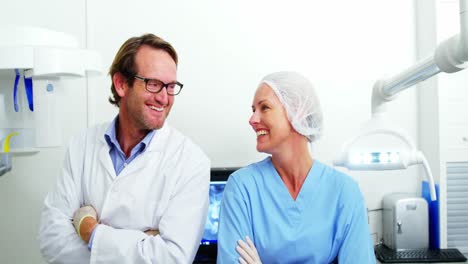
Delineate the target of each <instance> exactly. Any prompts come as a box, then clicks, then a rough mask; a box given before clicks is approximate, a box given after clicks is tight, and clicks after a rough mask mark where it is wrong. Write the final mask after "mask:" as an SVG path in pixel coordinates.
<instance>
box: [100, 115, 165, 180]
mask: <svg viewBox="0 0 468 264" xmlns="http://www.w3.org/2000/svg"><path fill="white" fill-rule="evenodd" d="M118 118H119V116H117V117H115V118H114V120H113V121H112V123H111V124H110V125H109V127H108V128H107V130H106V133H105V134H104V137H105V139H106V142H107V144H108V145H109V148H110V150H109V155H110V157H111V160H112V164H113V165H114V169H115V174H116V175H119V174H120V172H122V170H123V169H124V168H125V167H126V166H127V165H128V164H130V162H132V161H133V160H134V159H135V158H136V157H137V156H138V155H140V154H141V153H143V152H144V151H145V149H146V146H148V145H149V143H150V142H151V139H153V136H154V134H155V133H156V130H152V131H151V132H149V133H148V134H146V136H145V137H144V138H143V139H142V140H141V141H140V142H139V143H138V144H137V145H136V146H135V147H133V149H132V151H131V152H130V157H128V159H127V158H126V157H125V153H124V152H123V151H122V148H121V147H120V144H119V141H118V140H117V130H116V125H117V120H118Z"/></svg>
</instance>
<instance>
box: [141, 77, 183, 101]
mask: <svg viewBox="0 0 468 264" xmlns="http://www.w3.org/2000/svg"><path fill="white" fill-rule="evenodd" d="M133 77H134V78H135V79H137V80H140V81H143V82H145V89H146V91H148V92H150V93H159V92H161V91H162V89H164V88H166V92H167V94H168V95H172V96H174V95H178V94H180V92H181V91H182V88H184V85H183V84H182V83H180V82H177V81H176V82H170V83H164V82H163V81H161V80H158V79H152V78H145V77H143V76H140V75H138V74H135V76H133ZM149 81H157V82H160V83H162V84H163V85H162V86H161V89H159V90H157V91H151V90H149V89H148V82H149ZM171 84H175V85H178V86H179V87H180V89H179V91H178V92H177V93H170V92H169V90H167V87H168V86H169V85H171Z"/></svg>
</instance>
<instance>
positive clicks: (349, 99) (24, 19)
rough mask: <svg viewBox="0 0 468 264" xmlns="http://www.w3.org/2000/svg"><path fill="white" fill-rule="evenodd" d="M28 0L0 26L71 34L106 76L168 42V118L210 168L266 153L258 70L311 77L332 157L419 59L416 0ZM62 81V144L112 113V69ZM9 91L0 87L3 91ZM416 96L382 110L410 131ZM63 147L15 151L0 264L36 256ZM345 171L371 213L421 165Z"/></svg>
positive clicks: (8, 11) (406, 187)
mask: <svg viewBox="0 0 468 264" xmlns="http://www.w3.org/2000/svg"><path fill="white" fill-rule="evenodd" d="M26 2H27V3H13V2H5V3H2V5H1V9H0V10H1V11H0V23H1V24H4V23H14V24H24V25H34V26H43V27H47V28H50V29H54V30H59V31H64V32H66V33H70V34H73V35H75V36H76V37H78V39H79V40H80V41H81V44H82V47H84V46H85V45H87V46H88V48H92V49H96V50H98V51H99V52H100V53H101V54H102V56H103V59H104V65H105V67H106V69H105V71H107V69H108V67H109V65H110V63H111V61H112V59H113V56H114V55H115V53H116V51H117V49H118V48H119V47H120V45H121V44H122V43H123V41H125V40H126V39H127V38H129V37H131V36H135V35H140V34H142V33H145V32H152V33H155V34H157V35H160V36H161V37H163V38H165V39H166V40H168V41H169V42H171V43H172V44H173V45H174V46H175V47H176V49H177V50H178V52H179V55H180V65H179V79H180V81H181V82H183V83H184V84H185V86H184V90H183V91H182V93H181V95H179V96H178V97H177V99H176V103H175V106H174V108H173V110H172V111H173V112H172V113H171V116H170V118H169V122H170V123H171V124H172V125H173V126H175V127H177V128H178V129H180V130H181V131H183V132H184V133H185V134H187V135H188V136H190V137H191V138H192V139H193V140H194V141H195V142H197V143H198V144H199V145H200V146H201V147H202V148H203V149H204V150H205V151H206V153H207V154H208V155H209V156H210V158H211V159H212V165H213V166H214V167H220V166H244V165H247V164H249V163H251V162H255V161H257V160H259V159H260V158H262V157H263V156H264V155H262V154H258V153H256V151H255V135H254V133H252V131H251V129H250V127H249V126H248V119H249V116H250V112H251V110H250V105H251V100H252V96H253V93H254V91H255V88H256V86H257V83H258V81H259V80H260V78H261V77H262V76H263V75H265V74H267V73H270V72H272V71H278V70H297V71H300V72H302V73H303V74H304V75H306V76H307V77H309V78H310V79H311V80H312V81H313V82H314V83H315V85H316V89H317V91H318V94H319V97H320V100H321V103H322V107H323V111H324V117H325V133H324V136H323V138H322V139H321V140H320V141H319V142H318V143H317V144H316V145H315V146H314V152H313V154H314V156H315V157H316V158H317V159H319V160H322V161H323V162H325V163H328V164H331V161H332V159H333V157H334V155H335V153H337V152H338V151H339V149H340V146H341V143H342V142H343V141H345V140H346V139H347V138H349V137H350V136H351V135H353V134H354V133H356V132H357V131H358V130H359V126H360V124H361V123H363V122H365V121H366V120H367V119H368V118H369V117H370V96H371V89H372V85H373V83H374V81H376V80H377V79H378V78H381V77H383V76H385V75H392V74H394V73H397V72H399V71H401V70H402V69H403V68H405V67H407V66H409V65H411V64H412V63H413V62H414V58H415V54H416V53H415V48H414V47H415V38H414V11H413V3H412V2H411V1H406V0H398V1H389V0H387V1H383V0H381V1H375V0H359V1H345V0H341V1H338V2H337V1H331V2H330V1H289V2H285V1H271V0H270V1H267V0H258V1H247V0H239V1H230V2H229V1H216V0H206V1H189V0H185V1H182V0H181V1H142V0H135V1H123V0H113V1H111V0H101V1H85V0H82V1H74V2H69V1H67V2H63V3H62V1H52V0H45V1H41V2H40V3H39V2H38V3H36V2H35V1H26ZM0 81H1V83H0V84H2V83H3V82H8V80H0ZM9 82H10V83H11V80H9ZM2 86H3V85H2ZM62 86H63V91H62V93H63V94H62V97H61V102H60V105H61V106H62V110H63V111H61V114H60V117H59V118H60V122H61V124H62V126H63V127H64V130H65V131H64V133H63V142H64V145H65V144H66V142H67V141H68V139H69V137H70V136H71V135H72V134H74V133H76V132H77V131H78V130H80V129H83V128H85V127H86V126H90V125H93V124H95V123H98V122H103V121H109V120H111V119H112V118H113V117H114V115H115V114H116V113H117V110H116V108H114V107H113V106H111V105H110V104H109V103H108V102H107V98H108V97H109V95H110V78H109V77H108V76H107V74H103V75H102V76H101V77H97V78H90V79H88V81H87V82H86V81H85V80H83V79H76V80H68V81H66V82H63V84H62ZM9 87H12V85H7V86H6V88H4V87H0V93H5V91H4V89H10V88H9ZM86 87H87V89H86ZM415 94H416V93H415V91H414V90H411V89H410V90H408V91H405V92H404V93H402V94H401V95H400V96H399V98H398V99H397V100H396V101H394V102H393V103H392V104H391V106H390V111H389V117H390V119H391V121H393V122H394V123H396V124H398V125H399V126H401V127H402V128H404V129H406V130H407V131H408V132H409V133H410V135H412V136H413V137H416V136H417V120H418V118H417V112H416V104H417V100H416V95H415ZM0 117H1V115H0ZM0 126H2V127H3V124H0ZM63 152H64V147H63V146H62V147H59V148H49V149H47V148H43V149H41V151H40V153H39V154H35V155H30V156H16V157H14V161H13V162H14V163H13V166H14V168H13V171H12V172H11V173H8V174H6V175H5V176H3V177H1V178H0V208H1V210H2V217H1V218H0V234H2V235H1V236H0V262H2V263H3V262H5V263H13V262H14V263H38V262H40V261H41V260H40V254H39V251H38V245H37V242H36V239H35V238H36V235H37V228H38V220H39V212H40V208H41V204H42V200H43V199H44V197H45V194H46V192H47V191H49V190H50V189H51V188H52V186H53V183H54V180H55V177H56V176H57V174H58V172H59V170H60V167H61V160H62V159H63ZM349 173H350V174H351V175H352V176H353V177H354V178H355V179H356V180H357V181H358V182H359V183H360V186H361V189H362V191H363V193H364V195H365V198H366V202H367V204H368V207H369V209H378V208H380V202H381V197H382V196H383V195H384V194H386V193H389V192H394V191H411V192H416V191H417V189H418V187H419V186H418V185H417V180H418V177H419V176H418V174H419V173H418V170H417V168H412V169H410V170H408V171H398V172H367V173H362V172H349ZM370 220H371V227H372V230H373V232H380V228H381V227H380V221H381V220H380V215H379V212H378V211H377V212H371V214H370ZM376 237H377V236H376Z"/></svg>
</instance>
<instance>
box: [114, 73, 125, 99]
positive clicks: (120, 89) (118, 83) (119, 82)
mask: <svg viewBox="0 0 468 264" xmlns="http://www.w3.org/2000/svg"><path fill="white" fill-rule="evenodd" d="M112 82H113V83H114V87H115V90H116V91H117V94H118V95H119V96H120V97H123V96H124V95H125V93H126V92H127V88H128V84H127V78H125V76H123V75H122V74H121V73H120V72H116V73H114V76H112Z"/></svg>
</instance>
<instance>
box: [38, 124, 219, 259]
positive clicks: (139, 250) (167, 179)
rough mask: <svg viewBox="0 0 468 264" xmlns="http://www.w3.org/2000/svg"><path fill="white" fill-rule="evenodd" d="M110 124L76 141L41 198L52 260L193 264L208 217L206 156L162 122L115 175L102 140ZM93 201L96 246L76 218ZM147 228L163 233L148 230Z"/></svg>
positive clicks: (43, 244) (46, 250)
mask: <svg viewBox="0 0 468 264" xmlns="http://www.w3.org/2000/svg"><path fill="white" fill-rule="evenodd" d="M108 125H109V124H102V125H99V126H96V127H94V128H90V129H88V130H87V132H86V133H85V134H83V135H80V136H78V137H76V138H74V139H73V140H72V142H71V144H70V146H69V149H68V152H67V154H66V157H65V162H64V166H63V169H62V172H61V175H60V176H59V178H58V181H57V185H56V188H55V190H54V191H52V192H51V193H49V194H48V196H47V197H46V199H45V202H44V209H43V211H42V215H41V224H40V230H39V244H40V250H41V252H42V255H43V256H44V258H45V259H46V260H47V261H48V262H51V263H190V262H191V261H192V260H193V258H194V256H195V253H196V251H197V248H198V246H199V243H200V239H201V236H202V234H203V230H204V225H205V221H206V214H207V210H208V201H209V197H208V193H209V178H210V161H209V159H208V158H207V156H206V155H205V154H204V153H203V152H202V151H201V149H200V148H199V147H197V146H196V145H195V144H194V143H193V142H192V141H190V140H189V139H188V138H187V137H185V136H183V135H182V134H181V133H180V132H178V131H177V130H175V129H174V128H172V127H170V126H168V125H165V126H164V127H163V128H161V129H159V130H157V131H156V134H155V135H154V137H153V139H152V140H151V142H150V144H149V145H148V146H147V148H146V150H145V151H144V153H142V154H141V155H140V156H138V157H137V158H135V159H134V160H133V161H132V162H131V163H130V164H129V165H128V166H127V167H125V168H124V169H123V170H122V172H121V173H120V174H119V176H116V174H115V170H114V167H113V165H112V161H111V159H110V155H109V146H108V145H107V143H106V141H105V139H104V133H105V130H106V128H107V127H108ZM88 204H89V205H92V206H94V208H96V211H97V213H98V217H99V221H101V223H102V225H99V226H98V227H97V229H96V231H95V235H94V240H93V248H92V250H91V252H90V251H89V250H88V249H87V244H86V243H85V242H84V241H82V240H81V239H80V238H79V237H78V235H77V233H76V231H75V229H74V227H73V225H72V220H71V219H72V217H73V213H74V212H75V211H76V210H77V209H78V208H80V207H81V206H83V205H88ZM147 229H158V230H159V231H160V235H158V236H147V235H146V234H145V233H144V232H143V231H144V230H147Z"/></svg>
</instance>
